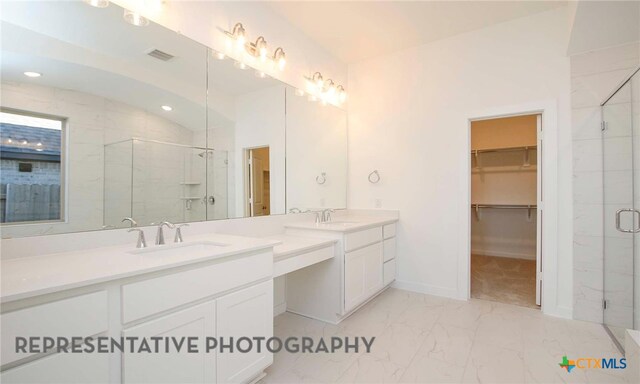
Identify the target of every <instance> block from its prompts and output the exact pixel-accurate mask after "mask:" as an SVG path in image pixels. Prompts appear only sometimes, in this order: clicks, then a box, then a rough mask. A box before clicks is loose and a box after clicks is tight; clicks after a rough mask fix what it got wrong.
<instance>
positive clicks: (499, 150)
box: [471, 145, 538, 168]
mask: <svg viewBox="0 0 640 384" xmlns="http://www.w3.org/2000/svg"><path fill="white" fill-rule="evenodd" d="M532 149H535V150H537V149H538V146H537V145H531V146H524V147H504V148H488V149H473V150H472V151H471V154H472V155H473V160H474V161H475V165H474V166H473V167H474V168H480V162H479V161H478V155H479V154H482V153H505V152H520V151H522V152H524V160H523V162H522V166H523V167H529V166H531V164H530V162H529V151H530V150H532Z"/></svg>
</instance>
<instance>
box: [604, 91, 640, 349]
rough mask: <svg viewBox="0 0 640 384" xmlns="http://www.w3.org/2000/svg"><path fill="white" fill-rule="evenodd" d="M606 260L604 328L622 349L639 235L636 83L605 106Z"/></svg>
mask: <svg viewBox="0 0 640 384" xmlns="http://www.w3.org/2000/svg"><path fill="white" fill-rule="evenodd" d="M602 119H603V127H604V129H603V130H602V152H603V157H602V159H603V162H602V170H603V201H604V230H603V232H604V233H603V235H604V238H603V240H604V260H603V298H604V303H603V304H604V305H603V308H604V312H603V313H604V315H603V323H604V325H605V326H606V327H607V328H608V329H609V331H611V333H612V335H613V337H614V338H615V339H616V340H617V341H618V343H620V344H624V330H625V329H627V328H634V264H638V263H634V258H635V252H634V250H635V249H636V248H637V247H636V246H635V240H636V239H637V236H638V232H640V212H639V211H638V208H640V200H639V199H638V197H639V193H638V191H639V190H640V184H638V183H640V177H638V175H636V174H635V173H636V172H638V170H640V167H639V166H637V165H638V164H640V163H638V161H637V159H638V154H637V152H639V148H640V146H638V144H639V142H638V141H637V140H638V137H639V135H638V132H637V128H636V130H634V124H633V112H632V82H631V81H629V82H627V83H626V84H625V85H624V86H622V87H621V88H620V89H619V90H618V91H617V92H616V93H615V94H614V95H613V96H612V97H611V98H610V99H609V100H608V101H607V102H606V103H605V104H604V105H603V106H602Z"/></svg>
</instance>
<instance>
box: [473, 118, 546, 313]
mask: <svg viewBox="0 0 640 384" xmlns="http://www.w3.org/2000/svg"><path fill="white" fill-rule="evenodd" d="M540 121H541V119H540V115H535V114H534V115H524V116H513V117H504V118H497V119H487V120H477V121H472V122H471V218H470V220H471V297H472V298H478V299H485V300H492V301H499V302H503V303H509V304H515V305H520V306H525V307H531V308H539V305H540V286H541V281H539V280H538V278H539V277H541V276H540V274H539V273H537V271H538V270H539V269H540V267H541V255H540V253H539V246H538V244H539V243H540V239H539V232H540V230H539V226H538V221H539V217H538V214H539V210H538V201H539V193H540V192H539V191H540V188H539V186H540V182H539V180H540V175H539V174H538V156H537V154H538V145H539V138H540V137H539V136H540V133H539V132H541V127H540Z"/></svg>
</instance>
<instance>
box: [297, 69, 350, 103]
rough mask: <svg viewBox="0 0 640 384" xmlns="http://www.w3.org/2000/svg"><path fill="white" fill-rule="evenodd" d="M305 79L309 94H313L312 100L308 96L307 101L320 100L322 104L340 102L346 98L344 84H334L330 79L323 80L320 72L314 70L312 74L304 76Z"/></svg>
mask: <svg viewBox="0 0 640 384" xmlns="http://www.w3.org/2000/svg"><path fill="white" fill-rule="evenodd" d="M305 78H306V79H307V88H308V91H307V92H308V93H309V94H310V95H314V96H315V97H314V99H313V100H312V99H311V97H309V101H315V100H318V99H319V100H320V101H321V102H322V105H326V104H329V103H331V104H341V103H344V102H345V101H346V100H347V92H346V90H345V89H344V86H342V85H339V84H336V83H335V81H333V80H332V79H327V80H326V81H325V80H324V78H323V76H322V74H321V73H320V72H316V73H314V74H313V76H310V77H305Z"/></svg>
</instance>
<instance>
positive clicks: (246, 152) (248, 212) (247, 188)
mask: <svg viewBox="0 0 640 384" xmlns="http://www.w3.org/2000/svg"><path fill="white" fill-rule="evenodd" d="M262 148H267V149H269V156H271V147H270V146H269V145H259V146H256V147H245V148H242V162H243V167H242V169H243V171H242V178H243V181H244V182H243V184H244V209H245V211H244V212H245V217H254V216H253V215H252V207H251V202H250V198H251V184H252V183H253V178H252V177H251V170H250V164H249V163H250V157H251V151H253V150H254V149H262Z"/></svg>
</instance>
